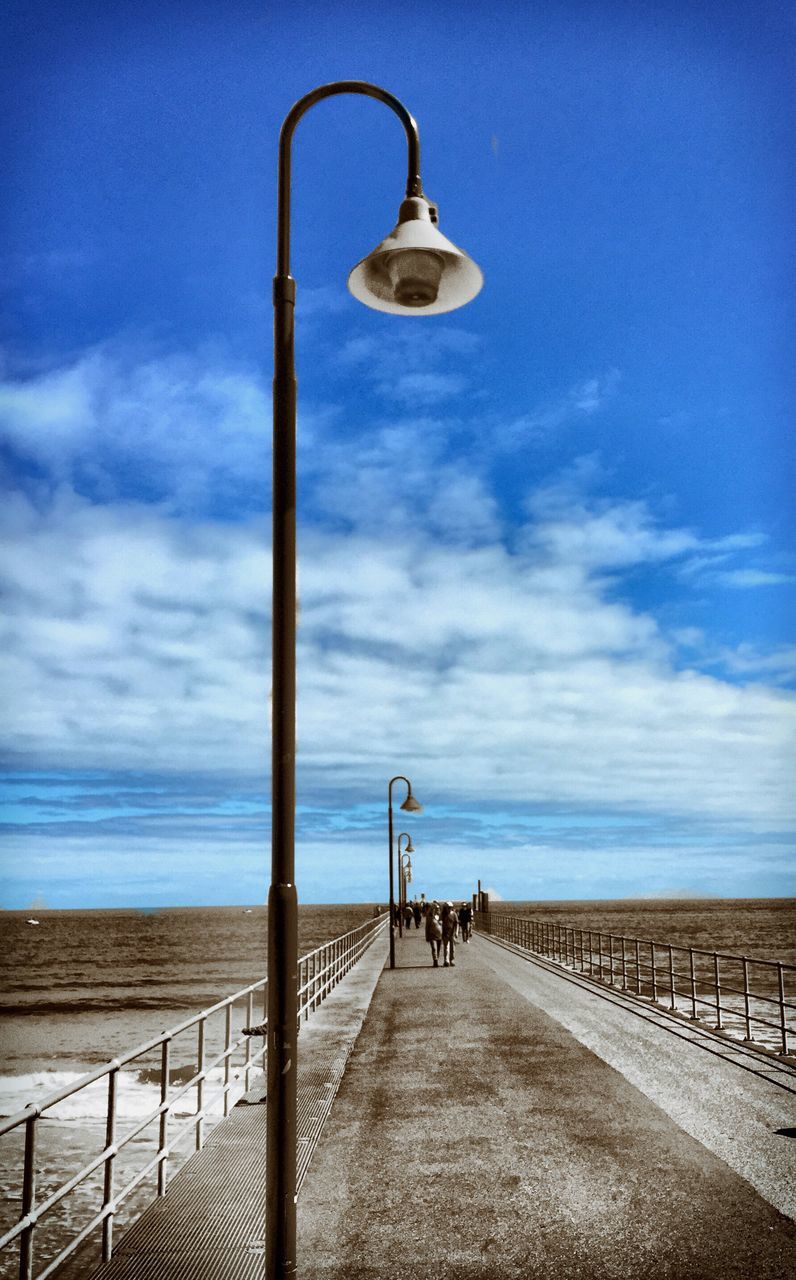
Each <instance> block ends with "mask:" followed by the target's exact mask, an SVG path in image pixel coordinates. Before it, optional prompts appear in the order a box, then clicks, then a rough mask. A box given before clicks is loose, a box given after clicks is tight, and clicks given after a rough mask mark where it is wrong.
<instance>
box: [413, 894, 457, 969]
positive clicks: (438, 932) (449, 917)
mask: <svg viewBox="0 0 796 1280" xmlns="http://www.w3.org/2000/svg"><path fill="white" fill-rule="evenodd" d="M401 910H402V911H403V919H404V923H405V925H406V928H407V929H409V928H411V926H412V922H414V925H415V928H416V929H419V928H420V925H421V922H422V921H423V920H424V919H425V928H426V942H428V943H429V944H430V946H431V960H432V963H433V965H434V968H435V969H436V968H438V967H439V958H440V954H441V955H442V966H443V968H444V969H448V968H449V967H450V966H451V965H455V964H456V959H455V956H456V943H457V941H458V940H459V938H461V940H462V942H469V941H470V938H471V937H472V932H473V908H472V906H471V905H470V903H469V902H463V903H462V904H461V906H460V907H459V908H458V909H457V908H456V907H455V906H454V905H453V903H452V902H443V903H442V905H440V903H439V902H427V901H426V899H425V897H423V898H421V900H420V901H419V902H418V900H417V898H415V900H414V902H407V903H405V904H404V906H403V908H401V907H396V923H397V922H398V912H399V911H401Z"/></svg>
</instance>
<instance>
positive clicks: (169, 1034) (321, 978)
mask: <svg viewBox="0 0 796 1280" xmlns="http://www.w3.org/2000/svg"><path fill="white" fill-rule="evenodd" d="M386 924H387V916H386V915H382V914H379V915H378V916H375V917H372V918H371V919H369V920H366V921H364V922H363V924H361V925H357V926H355V927H354V928H353V929H349V930H348V931H347V932H346V933H344V934H340V935H338V937H336V938H332V939H330V940H329V941H327V942H324V943H322V944H321V945H320V946H319V947H316V948H314V949H313V950H312V951H310V952H308V953H307V954H306V955H305V956H302V957H301V958H300V960H299V966H298V971H297V980H298V983H299V987H300V990H301V992H309V993H310V994H309V995H308V998H307V999H306V1000H305V1001H303V1002H300V1004H299V1016H301V1014H302V1013H303V1014H304V1017H305V1018H307V1017H309V1013H310V1011H311V1010H314V1009H316V1008H317V1007H318V1005H319V1004H321V1003H322V1001H323V1000H324V999H325V998H326V996H327V995H328V994H329V992H330V991H331V990H332V988H333V987H334V986H335V985H336V983H337V982H339V981H340V979H341V978H342V977H343V976H344V975H345V974H346V973H347V972H348V971H349V970H350V969H351V968H352V967H353V965H354V964H356V963H357V961H358V960H359V959H360V957H361V956H362V955H363V954H364V952H365V951H366V950H367V949H368V947H370V945H371V944H372V943H373V942H374V941H375V939H376V938H377V937H378V936H379V934H380V933H381V932H382V931H383V930H384V928H385V927H386ZM302 976H303V977H304V979H305V981H304V983H303V984H302V981H301V979H302ZM267 983H268V979H267V977H266V978H260V979H258V980H257V981H256V982H252V983H249V984H248V986H246V987H242V988H241V989H240V990H239V991H235V992H233V993H232V994H231V995H228V996H225V997H224V998H223V999H221V1000H219V1001H217V1002H216V1003H215V1004H213V1005H210V1006H208V1007H207V1008H206V1009H202V1010H200V1011H199V1012H198V1013H196V1014H193V1015H191V1017H189V1018H186V1019H185V1020H184V1021H183V1022H181V1023H179V1024H178V1025H177V1026H175V1027H171V1028H169V1029H168V1030H167V1031H163V1032H161V1034H160V1035H159V1036H156V1037H153V1038H152V1039H151V1040H148V1041H145V1042H144V1043H143V1044H140V1045H137V1046H136V1047H135V1048H133V1049H130V1050H128V1051H127V1052H125V1053H123V1054H121V1055H119V1056H118V1057H116V1058H112V1059H111V1060H110V1061H109V1062H106V1063H103V1064H102V1065H100V1066H98V1067H95V1068H94V1070H92V1071H88V1072H86V1073H85V1074H84V1075H82V1076H80V1077H79V1078H78V1079H77V1080H75V1081H73V1082H72V1083H71V1084H69V1085H65V1086H63V1087H62V1088H60V1089H53V1090H51V1092H50V1093H48V1094H46V1095H45V1096H44V1097H43V1098H41V1099H39V1101H38V1102H36V1103H32V1104H30V1105H29V1106H27V1107H25V1108H24V1109H23V1110H22V1111H18V1112H16V1113H15V1114H14V1115H13V1116H8V1117H6V1118H5V1119H4V1120H2V1121H0V1137H3V1136H4V1135H5V1134H8V1133H10V1132H12V1130H14V1129H17V1128H19V1127H20V1126H22V1125H24V1126H25V1128H26V1144H25V1167H24V1181H23V1192H22V1213H21V1215H20V1218H19V1220H18V1221H17V1222H16V1223H15V1225H14V1226H13V1227H12V1228H11V1229H10V1230H9V1231H7V1232H6V1233H5V1234H4V1235H3V1236H2V1238H0V1250H1V1249H4V1248H5V1247H6V1246H7V1245H9V1244H11V1243H12V1242H13V1241H15V1240H20V1249H21V1251H20V1276H24V1277H26V1280H27V1278H30V1277H32V1276H33V1267H32V1234H33V1231H34V1229H35V1228H36V1226H37V1224H38V1223H39V1221H40V1220H41V1219H42V1218H44V1217H45V1216H46V1214H47V1213H49V1211H50V1210H51V1209H53V1208H55V1207H56V1206H57V1205H58V1204H60V1203H61V1201H63V1200H65V1199H66V1197H67V1196H69V1195H71V1194H72V1192H73V1191H74V1190H76V1188H77V1187H78V1186H79V1185H80V1184H81V1183H82V1182H84V1181H85V1180H86V1178H88V1177H89V1176H90V1175H91V1174H92V1173H96V1172H97V1170H98V1169H100V1168H102V1167H104V1169H105V1193H104V1199H103V1203H102V1206H101V1207H100V1209H99V1210H98V1211H97V1213H96V1214H95V1215H94V1216H93V1217H92V1218H91V1220H90V1221H89V1222H88V1223H87V1224H85V1225H84V1226H83V1228H82V1229H81V1230H80V1231H79V1232H78V1233H77V1235H76V1236H74V1237H73V1238H72V1239H71V1240H70V1241H69V1243H68V1244H67V1245H66V1246H65V1248H64V1249H63V1250H62V1251H61V1252H60V1253H59V1254H58V1256H57V1257H56V1258H53V1259H51V1260H50V1262H49V1263H48V1264H47V1265H46V1266H45V1268H44V1270H43V1271H41V1272H40V1273H39V1280H45V1277H47V1276H49V1275H51V1274H53V1273H54V1272H55V1271H56V1270H57V1269H58V1267H60V1265H61V1263H62V1262H64V1261H65V1260H66V1259H67V1258H69V1257H71V1256H72V1255H73V1254H74V1252H75V1251H76V1249H77V1248H78V1247H79V1246H80V1244H82V1243H83V1241H84V1240H85V1239H87V1238H88V1236H89V1235H91V1233H92V1232H93V1231H95V1230H96V1229H97V1228H98V1227H99V1226H102V1233H103V1259H104V1260H107V1258H109V1257H110V1256H111V1252H112V1231H113V1218H114V1215H115V1213H116V1212H117V1210H118V1208H119V1206H120V1205H121V1204H122V1202H123V1201H124V1200H125V1199H126V1198H127V1196H128V1195H129V1194H130V1193H131V1192H132V1191H134V1190H135V1189H136V1187H137V1186H138V1185H139V1184H140V1183H141V1182H142V1181H143V1180H144V1178H146V1177H147V1176H148V1175H149V1174H150V1173H152V1172H153V1171H154V1170H157V1173H158V1187H157V1194H158V1195H162V1194H164V1192H165V1189H166V1176H167V1175H166V1168H167V1163H168V1160H169V1156H170V1155H171V1153H172V1152H173V1151H174V1150H175V1149H176V1148H178V1147H179V1146H180V1145H181V1144H182V1142H183V1141H184V1140H185V1138H186V1136H189V1135H190V1133H191V1131H192V1130H193V1131H194V1132H195V1136H196V1144H197V1150H198V1149H199V1148H200V1147H201V1146H202V1143H203V1124H204V1120H205V1119H206V1118H209V1115H210V1110H209V1108H210V1106H211V1105H212V1104H213V1103H216V1102H217V1101H218V1100H219V1099H221V1100H222V1101H223V1114H224V1116H227V1115H228V1114H229V1106H230V1095H231V1094H233V1093H234V1091H235V1085H234V1084H233V1082H232V1080H231V1079H230V1074H231V1060H232V1058H233V1056H234V1055H235V1054H236V1053H237V1051H238V1050H239V1049H241V1048H242V1046H243V1044H244V1043H246V1057H245V1060H244V1062H243V1063H242V1066H241V1070H242V1072H243V1076H244V1084H243V1089H244V1092H245V1090H246V1089H248V1088H249V1087H250V1086H249V1076H250V1074H251V1073H252V1072H254V1073H257V1074H262V1073H263V1071H264V1067H263V1066H261V1065H259V1064H260V1062H262V1063H264V1061H265V1055H266V1047H265V1044H263V1047H262V1049H260V1050H259V1051H258V1052H257V1053H256V1055H255V1056H254V1057H252V1055H251V1051H250V1049H249V1046H248V1035H247V1033H246V1032H244V1033H243V1035H242V1037H241V1036H238V1037H237V1038H236V1037H234V1036H233V1034H232V1009H233V1006H234V1005H235V1004H237V1003H238V1002H239V1001H240V1000H243V999H246V1000H247V1002H248V1009H247V1016H248V1022H249V1023H251V1021H252V1016H251V1015H252V1008H253V1002H252V997H253V995H254V993H255V992H256V991H260V990H263V989H264V988H265V987H266V986H267ZM223 1010H226V1018H225V1033H224V1047H223V1049H221V1050H220V1052H219V1053H217V1054H216V1055H215V1056H214V1057H213V1058H212V1059H211V1060H210V1061H208V1060H206V1059H205V1049H204V1044H205V1041H204V1036H205V1027H206V1024H207V1022H208V1019H209V1018H211V1017H212V1016H213V1015H214V1014H217V1013H220V1012H221V1011H223ZM191 1027H198V1029H199V1048H198V1062H197V1068H196V1071H195V1072H194V1073H193V1074H192V1075H191V1078H190V1080H188V1081H185V1082H175V1084H174V1086H172V1083H171V1071H170V1046H171V1042H172V1041H173V1040H175V1039H176V1037H177V1036H179V1035H181V1034H182V1033H183V1032H185V1031H189V1030H190V1029H191ZM264 1028H265V1024H263V1028H262V1029H263V1030H264ZM259 1030H260V1028H258V1031H259ZM158 1047H160V1048H161V1051H162V1052H161V1065H160V1102H159V1104H158V1105H157V1106H156V1107H154V1108H153V1109H152V1110H151V1111H150V1112H149V1113H148V1114H147V1115H146V1116H145V1117H143V1118H140V1117H139V1118H138V1119H137V1120H136V1122H135V1123H134V1124H133V1127H132V1128H130V1129H127V1130H126V1131H125V1133H124V1134H123V1135H122V1136H121V1137H117V1136H116V1108H117V1094H116V1082H117V1080H118V1079H119V1074H120V1072H121V1070H122V1068H123V1067H125V1066H127V1065H129V1064H130V1063H131V1062H135V1061H136V1059H138V1058H141V1057H142V1056H143V1055H144V1054H147V1053H151V1052H152V1050H154V1049H157V1048H158ZM220 1065H221V1066H223V1082H222V1083H221V1086H220V1088H219V1089H217V1090H216V1091H215V1092H214V1093H213V1094H212V1096H210V1097H208V1098H205V1096H204V1084H205V1081H206V1080H207V1079H208V1077H209V1075H210V1073H211V1072H212V1071H213V1070H214V1069H215V1068H216V1067H218V1066H220ZM103 1080H106V1081H107V1084H108V1101H107V1115H106V1140H105V1145H104V1147H103V1149H102V1151H101V1152H99V1153H98V1154H97V1155H96V1156H94V1157H93V1158H92V1159H91V1160H90V1161H89V1162H88V1163H87V1164H86V1165H84V1166H83V1167H82V1168H81V1169H79V1170H78V1171H77V1173H75V1174H73V1175H72V1177H71V1178H69V1179H68V1180H67V1182H65V1183H63V1184H62V1185H61V1186H59V1187H57V1188H56V1190H55V1191H53V1192H52V1193H51V1194H50V1195H49V1196H47V1198H46V1199H45V1200H43V1201H41V1202H39V1203H36V1198H35V1173H34V1170H35V1164H34V1161H35V1132H36V1126H37V1122H38V1120H39V1118H40V1117H41V1116H42V1115H43V1114H44V1113H45V1112H46V1111H48V1110H50V1109H51V1108H52V1107H54V1106H56V1105H57V1104H58V1103H59V1102H63V1101H65V1100H66V1099H67V1098H70V1097H73V1096H74V1095H75V1094H77V1093H79V1092H80V1091H81V1090H83V1089H86V1088H89V1087H90V1086H91V1085H94V1084H98V1083H99V1082H101V1081H103ZM191 1090H196V1110H195V1111H191V1112H190V1113H189V1115H188V1118H187V1120H185V1121H183V1122H182V1123H181V1124H180V1125H179V1126H178V1127H177V1128H176V1129H172V1130H171V1131H169V1130H168V1121H169V1117H170V1116H171V1115H172V1113H173V1111H174V1108H175V1105H176V1103H178V1102H179V1101H180V1099H181V1098H183V1097H184V1096H185V1095H186V1094H187V1093H189V1092H190V1091H191ZM158 1120H159V1121H160V1136H159V1139H158V1142H157V1151H156V1153H155V1155H154V1156H153V1157H152V1159H151V1160H149V1161H148V1162H147V1163H146V1165H145V1166H144V1168H142V1169H139V1170H138V1171H137V1173H136V1174H135V1175H134V1177H133V1178H132V1180H131V1181H129V1182H128V1183H127V1184H126V1185H125V1186H124V1187H119V1188H117V1189H114V1188H113V1167H114V1162H115V1160H116V1157H117V1156H118V1155H119V1153H120V1152H121V1151H122V1150H123V1149H124V1148H125V1147H126V1146H127V1145H128V1144H129V1143H130V1142H132V1141H133V1140H134V1139H135V1138H136V1137H137V1136H138V1135H139V1134H140V1133H141V1132H142V1131H144V1130H145V1129H147V1128H148V1127H149V1126H150V1125H151V1124H153V1123H154V1122H155V1121H158Z"/></svg>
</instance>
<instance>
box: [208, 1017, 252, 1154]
mask: <svg viewBox="0 0 796 1280" xmlns="http://www.w3.org/2000/svg"><path fill="white" fill-rule="evenodd" d="M249 1016H250V1019H251V1020H250V1021H249V1023H248V1024H247V1025H248V1026H251V1025H252V1021H253V1018H251V1015H249ZM206 1022H207V1019H206V1018H202V1020H201V1022H200V1023H199V1027H198V1029H197V1038H196V1073H197V1075H198V1076H199V1079H198V1080H197V1082H196V1140H195V1141H196V1150H197V1151H201V1150H202V1147H203V1146H204V1140H205V1122H204V1109H205V1023H206ZM247 1042H248V1041H247Z"/></svg>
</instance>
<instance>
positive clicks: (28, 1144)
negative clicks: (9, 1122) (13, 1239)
mask: <svg viewBox="0 0 796 1280" xmlns="http://www.w3.org/2000/svg"><path fill="white" fill-rule="evenodd" d="M37 1120H38V1116H35V1115H33V1116H29V1117H28V1119H27V1120H26V1121H25V1171H24V1173H23V1175H22V1215H21V1216H22V1217H23V1218H26V1217H27V1216H28V1214H29V1213H32V1212H33V1209H34V1207H35V1204H36V1121H37ZM35 1230H36V1224H35V1222H32V1223H31V1224H30V1226H28V1227H26V1228H25V1230H24V1231H23V1232H22V1236H21V1238H20V1246H19V1277H20V1280H33V1232H34V1231H35Z"/></svg>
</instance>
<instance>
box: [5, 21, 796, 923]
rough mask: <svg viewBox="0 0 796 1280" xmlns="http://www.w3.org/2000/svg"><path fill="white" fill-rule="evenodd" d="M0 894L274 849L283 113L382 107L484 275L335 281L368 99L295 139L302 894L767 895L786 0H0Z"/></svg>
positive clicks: (127, 890)
mask: <svg viewBox="0 0 796 1280" xmlns="http://www.w3.org/2000/svg"><path fill="white" fill-rule="evenodd" d="M10 13H11V21H10V28H11V38H10V39H9V40H8V42H7V44H6V50H5V55H4V56H5V60H6V67H5V71H6V75H5V76H4V77H3V81H4V86H5V87H4V89H3V90H2V94H3V102H2V103H0V106H2V113H0V115H1V118H2V122H3V123H2V124H1V125H0V129H2V132H3V134H4V138H3V142H4V147H5V150H6V153H7V154H8V155H9V156H10V179H9V181H8V182H7V184H6V188H5V193H4V195H3V198H2V211H1V216H2V223H3V233H4V234H3V237H2V241H3V244H4V245H5V249H4V251H3V263H2V265H3V270H2V277H3V281H4V286H3V288H4V295H5V296H4V299H3V304H4V305H3V315H4V317H5V319H4V322H3V334H2V351H3V355H2V365H1V366H0V372H2V380H1V381H0V450H1V451H2V459H3V488H4V496H5V500H4V503H3V507H2V514H0V523H1V527H2V566H3V567H2V577H3V586H4V596H5V602H6V603H5V609H4V622H3V629H4V635H3V652H4V655H5V656H4V661H3V682H4V686H5V696H4V701H5V703H6V705H7V708H8V714H7V716H6V722H5V735H4V737H5V746H4V756H5V761H6V770H5V779H6V781H5V783H4V790H3V795H4V811H3V817H4V828H3V847H4V850H5V853H4V858H3V884H2V888H1V889H0V905H2V906H5V907H20V906H21V907H24V906H26V905H28V904H29V903H31V902H34V901H39V902H45V903H47V904H48V905H50V906H116V905H154V904H181V903H183V904H201V903H208V904H212V903H226V902H258V901H262V900H263V899H264V897H265V895H266V891H267V883H268V879H269V854H268V848H269V810H268V789H269V779H268V768H269V748H268V734H269V707H268V697H269V680H270V675H269V663H270V654H269V648H270V563H269V540H270V531H269V511H270V474H269V473H270V380H271V368H270V349H271V331H270V326H271V305H270V281H271V277H272V275H273V270H274V240H275V161H276V142H277V136H278V130H279V126H280V124H281V121H282V119H283V117H284V115H285V114H286V112H287V110H288V109H289V107H290V106H291V104H292V103H293V102H294V101H295V100H296V99H297V98H298V97H300V96H301V95H302V94H303V93H305V92H307V91H309V90H310V89H311V88H313V87H315V86H316V85H317V84H321V83H324V82H327V81H331V80H335V79H343V78H345V79H367V80H371V81H375V82H376V83H379V84H381V85H383V87H385V88H387V89H389V90H390V91H391V92H393V93H395V94H396V95H397V96H398V97H400V98H401V99H402V101H404V102H405V104H406V105H407V107H408V108H409V110H410V111H411V112H412V113H413V114H414V115H415V117H416V119H417V120H418V123H419V126H420V133H421V140H422V156H423V178H424V185H425V189H426V191H427V193H428V194H429V195H430V196H431V197H432V198H433V199H434V200H436V201H437V202H438V204H439V207H440V226H441V229H442V231H443V232H444V233H445V234H446V235H447V236H448V237H449V238H450V239H452V240H453V241H454V242H455V243H457V244H460V245H461V246H462V247H463V248H465V249H466V250H467V251H468V252H469V253H470V254H471V255H472V256H473V257H474V258H475V260H476V261H477V262H478V263H479V264H480V266H481V267H482V269H483V272H484V276H485V285H484V289H483V291H482V293H481V294H480V295H479V297H478V298H477V299H476V300H475V301H474V302H473V303H472V304H470V305H469V306H468V307H467V308H465V309H462V310H461V311H458V312H454V313H451V314H449V315H445V316H439V317H425V318H424V317H421V316H417V317H414V316H413V317H410V318H407V319H403V318H396V317H392V316H384V315H381V314H378V313H375V312H371V311H368V310H366V309H365V308H363V307H361V306H360V305H359V304H358V303H356V302H355V301H354V300H353V299H352V298H351V297H350V296H349V295H348V293H347V291H346V288H345V280H346V276H347V274H348V271H349V270H350V268H351V267H352V266H353V265H354V264H355V263H356V262H357V261H359V259H360V258H361V257H362V256H363V255H364V254H365V253H367V252H368V251H369V250H370V249H371V248H372V247H373V246H374V245H375V244H376V243H377V242H378V241H379V240H381V239H382V238H383V236H384V235H386V234H387V232H388V231H389V230H390V228H391V227H392V225H393V223H394V220H395V215H396V212H397V206H398V203H399V202H400V199H401V197H402V194H403V181H404V176H405V142H404V137H403V131H402V129H401V127H400V125H399V123H398V122H397V120H396V119H395V117H394V116H393V115H392V113H391V112H390V111H388V110H387V109H386V108H385V107H383V106H382V105H381V104H379V103H376V102H373V101H370V100H367V99H365V98H359V97H350V98H338V99H335V100H332V101H327V102H325V103H322V104H320V105H319V106H318V107H316V108H314V109H313V110H312V111H311V112H310V114H309V115H307V117H305V119H304V120H303V121H302V122H301V124H300V125H299V128H298V131H297V135H296V144H295V152H294V224H293V244H294V253H293V272H294V275H295V276H296V278H297V281H298V289H299V293H298V308H297V358H298V365H299V370H298V374H299V393H300V400H299V485H300V499H299V544H300V549H299V560H300V563H299V591H300V598H301V616H300V628H299V721H298V725H299V727H298V736H299V770H298V786H299V815H298V851H297V878H298V884H299V894H300V897H301V898H302V899H303V900H304V901H323V900H336V901H349V900H358V899H361V900H374V899H377V898H383V897H384V894H385V881H386V867H385V865H384V864H385V860H386V852H385V844H386V831H385V802H386V784H387V780H388V779H389V777H390V776H391V775H393V774H395V773H406V774H408V775H409V776H410V777H411V778H412V781H413V783H414V787H415V791H416V792H417V794H418V795H419V796H420V798H421V800H422V801H423V802H424V804H425V813H424V814H423V815H422V817H419V818H417V819H415V820H414V821H413V823H412V825H411V832H412V836H413V841H414V843H415V844H416V847H417V854H416V855H415V880H414V884H415V887H416V888H417V889H418V890H420V889H425V890H426V891H427V892H431V893H442V892H444V893H446V894H457V895H458V894H463V893H467V892H469V891H470V889H471V888H472V887H473V886H474V884H475V881H476V879H477V878H478V877H480V878H481V879H482V880H483V882H484V884H485V885H489V886H490V887H491V888H492V889H493V890H494V891H495V892H496V893H498V894H499V895H501V896H503V897H505V898H554V899H555V898H590V897H607V898H610V897H622V896H633V895H637V894H649V893H658V894H667V893H670V892H674V891H684V892H689V893H706V894H721V895H727V896H755V895H763V896H768V895H781V894H791V893H793V892H794V873H793V831H794V815H793V790H794V788H793V785H792V778H793V766H794V757H795V754H796V753H795V752H794V736H793V725H794V696H793V686H794V674H796V645H794V634H793V613H794V610H793V601H794V589H793V588H794V583H795V582H796V557H794V537H793V534H794V529H793V524H794V517H793V506H792V502H791V500H790V494H791V491H792V486H793V479H794V467H793V446H792V427H791V423H792V410H793V403H794V390H795V388H794V362H793V354H792V340H793V330H794V323H793V322H794V306H793V302H794V280H796V271H794V263H793V236H792V224H791V214H792V208H793V197H794V173H793V165H792V149H791V146H790V143H791V141H792V136H793V123H794V121H793V95H792V83H793V70H794V48H795V47H796V39H795V38H794V36H795V33H794V22H793V16H792V12H789V10H788V8H786V6H784V5H783V6H780V5H777V4H762V5H758V6H753V7H752V6H746V5H740V4H737V5H733V4H728V5H725V6H723V8H722V11H721V15H720V17H719V15H718V13H717V11H716V8H715V6H712V5H708V4H698V3H688V4H682V3H675V4H672V5H668V6H665V7H664V6H657V7H655V6H644V5H641V6H639V5H631V4H629V3H627V4H624V3H618V2H617V3H607V2H606V3H600V2H599V0H597V2H596V3H593V4H589V5H585V4H583V5H580V4H577V3H569V4H553V3H551V4H546V5H544V6H530V5H527V4H520V3H518V2H515V0H509V2H504V3H501V2H500V0H497V2H496V3H492V4H490V5H488V6H487V5H474V6H470V7H466V8H464V9H462V7H461V5H456V6H454V5H452V4H449V3H447V2H445V0H442V2H441V3H438V4H435V5H433V6H432V5H427V4H419V3H415V0H404V3H402V4H400V5H398V4H395V3H389V4H379V3H375V4H374V3H369V4H367V5H365V4H360V3H358V0H354V2H353V3H349V4H346V5H339V4H336V3H328V4H305V3H301V0H297V3H295V4H293V5H290V6H287V5H284V4H279V5H277V4H257V5H255V4H242V3H235V0H232V2H231V3H230V4H228V5H225V6H224V7H223V8H222V7H221V6H218V5H213V4H202V3H196V2H194V3H192V4H184V5H177V4H169V3H165V4H164V3H160V4H158V5H154V4H148V3H146V0H145V2H144V3H136V4H124V3H115V4H114V5H112V6H107V5H100V4H89V3H83V2H82V0H76V2H75V3H71V4H69V5H59V4H57V3H56V4H52V3H50V4H47V5H44V4H36V3H34V4H26V5H21V4H19V5H17V4H13V3H12V4H11V6H10Z"/></svg>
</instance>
